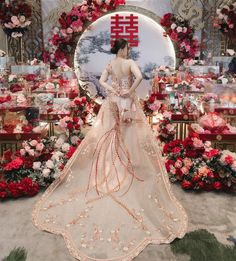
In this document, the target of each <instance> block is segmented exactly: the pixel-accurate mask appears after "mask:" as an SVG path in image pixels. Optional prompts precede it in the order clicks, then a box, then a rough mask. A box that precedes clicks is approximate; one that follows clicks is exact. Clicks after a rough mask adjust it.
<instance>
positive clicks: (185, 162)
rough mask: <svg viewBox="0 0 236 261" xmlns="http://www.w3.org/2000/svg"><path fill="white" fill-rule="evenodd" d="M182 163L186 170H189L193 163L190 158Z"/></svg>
mask: <svg viewBox="0 0 236 261" xmlns="http://www.w3.org/2000/svg"><path fill="white" fill-rule="evenodd" d="M183 162H184V165H185V167H186V168H190V167H191V166H192V165H193V162H192V160H191V159H190V158H185V159H184V160H183Z"/></svg>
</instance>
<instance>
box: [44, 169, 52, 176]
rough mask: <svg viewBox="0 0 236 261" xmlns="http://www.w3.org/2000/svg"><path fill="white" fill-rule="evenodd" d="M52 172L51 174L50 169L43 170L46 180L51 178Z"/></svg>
mask: <svg viewBox="0 0 236 261" xmlns="http://www.w3.org/2000/svg"><path fill="white" fill-rule="evenodd" d="M50 172H51V170H50V169H44V170H43V176H44V178H47V177H48V176H49V174H50Z"/></svg>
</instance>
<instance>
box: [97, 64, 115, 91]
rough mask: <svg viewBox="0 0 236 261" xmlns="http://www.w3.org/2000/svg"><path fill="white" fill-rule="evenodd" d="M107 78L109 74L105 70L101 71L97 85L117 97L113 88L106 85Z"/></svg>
mask: <svg viewBox="0 0 236 261" xmlns="http://www.w3.org/2000/svg"><path fill="white" fill-rule="evenodd" d="M108 76H109V72H108V69H107V68H105V70H104V71H103V73H102V75H101V77H100V80H99V83H100V84H101V85H102V86H103V87H104V88H105V89H106V90H108V91H110V92H112V93H114V94H116V95H118V93H117V92H116V91H115V89H114V88H112V86H110V85H109V84H108V83H107V80H108Z"/></svg>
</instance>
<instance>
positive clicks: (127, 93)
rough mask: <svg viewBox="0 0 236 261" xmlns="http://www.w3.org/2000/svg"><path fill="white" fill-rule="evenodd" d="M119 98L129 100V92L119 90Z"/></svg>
mask: <svg viewBox="0 0 236 261" xmlns="http://www.w3.org/2000/svg"><path fill="white" fill-rule="evenodd" d="M120 97H122V98H129V97H130V91H129V90H121V92H120Z"/></svg>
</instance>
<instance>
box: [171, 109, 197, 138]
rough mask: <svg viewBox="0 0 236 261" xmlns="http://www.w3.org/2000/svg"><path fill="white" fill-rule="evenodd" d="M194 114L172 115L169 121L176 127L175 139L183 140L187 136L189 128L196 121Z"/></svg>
mask: <svg viewBox="0 0 236 261" xmlns="http://www.w3.org/2000/svg"><path fill="white" fill-rule="evenodd" d="M198 117H199V116H198V115H196V114H172V116H171V120H172V121H173V124H175V125H176V136H175V139H180V140H184V139H185V138H186V137H187V136H188V134H189V126H190V125H191V124H192V123H194V122H196V121H197V119H198Z"/></svg>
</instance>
